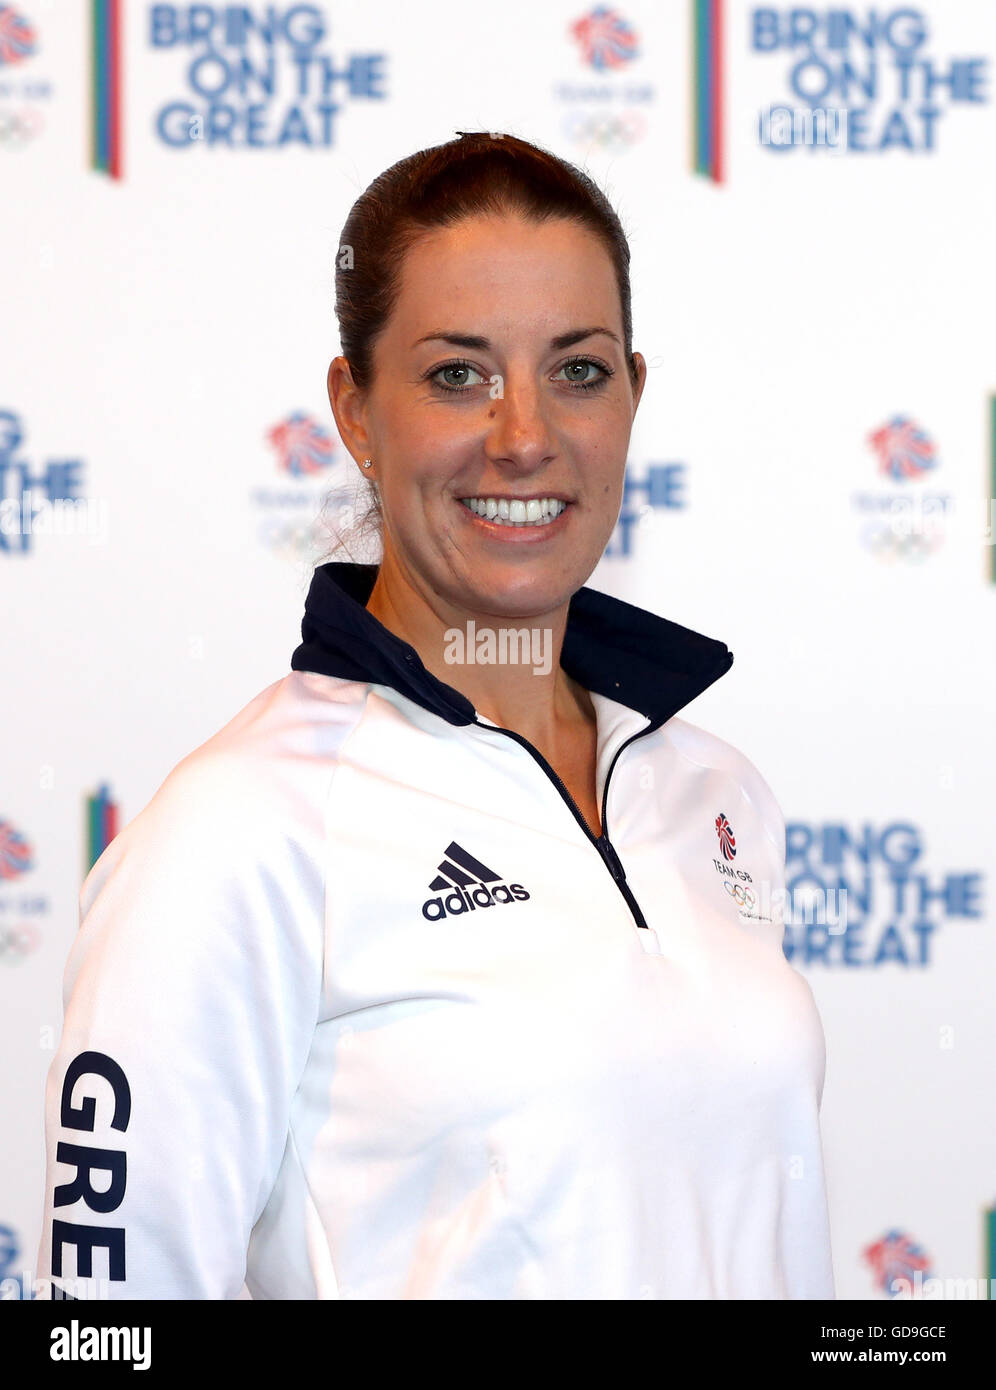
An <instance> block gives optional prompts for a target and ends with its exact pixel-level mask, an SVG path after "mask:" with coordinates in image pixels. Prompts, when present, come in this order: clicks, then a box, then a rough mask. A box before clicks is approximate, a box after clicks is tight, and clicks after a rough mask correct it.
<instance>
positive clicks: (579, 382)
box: [560, 357, 608, 387]
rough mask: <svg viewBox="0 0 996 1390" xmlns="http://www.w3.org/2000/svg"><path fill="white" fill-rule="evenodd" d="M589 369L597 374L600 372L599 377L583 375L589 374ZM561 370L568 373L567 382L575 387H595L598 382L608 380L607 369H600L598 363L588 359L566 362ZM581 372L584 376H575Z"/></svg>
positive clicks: (582, 358) (581, 358)
mask: <svg viewBox="0 0 996 1390" xmlns="http://www.w3.org/2000/svg"><path fill="white" fill-rule="evenodd" d="M589 367H590V368H592V369H593V370H594V371H595V372H598V373H599V375H598V376H585V375H583V373H585V372H587V370H588V368H589ZM560 370H561V371H562V372H567V374H568V376H567V380H568V381H570V382H571V383H572V384H573V385H574V386H582V387H584V386H594V385H595V384H596V383H598V382H601V381H607V380H608V377H607V375H606V372H605V369H604V368H603V367H600V366H599V365H598V363H597V362H592V361H590V360H589V359H588V358H587V357H580V358H576V359H575V360H574V361H573V362H565V363H564V365H563V366H562V367H561V369H560ZM579 371H580V372H581V373H582V375H580V376H578V375H575V373H576V372H579Z"/></svg>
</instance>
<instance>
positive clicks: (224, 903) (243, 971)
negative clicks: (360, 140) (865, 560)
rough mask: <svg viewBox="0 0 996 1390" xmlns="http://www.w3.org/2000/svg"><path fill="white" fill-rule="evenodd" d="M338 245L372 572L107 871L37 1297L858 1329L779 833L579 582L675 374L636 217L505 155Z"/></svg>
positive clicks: (707, 643)
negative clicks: (781, 1302) (111, 1089)
mask: <svg viewBox="0 0 996 1390" xmlns="http://www.w3.org/2000/svg"><path fill="white" fill-rule="evenodd" d="M342 246H343V248H345V249H348V251H349V254H348V255H341V256H340V257H339V258H338V261H337V270H336V292H337V298H336V309H337V314H338V318H339V326H340V337H341V346H342V352H341V355H339V356H337V357H336V358H335V359H334V360H333V361H332V363H331V365H330V367H329V371H328V391H329V399H330V403H331V407H332V411H333V413H334V416H335V420H336V424H337V426H338V429H339V433H340V435H341V437H342V440H343V441H344V443H345V446H346V448H347V449H348V451H349V453H350V454H351V455H352V457H353V459H354V460H355V462H356V464H357V466H358V469H359V476H360V477H363V478H368V479H370V483H371V489H372V496H373V512H372V520H373V524H374V525H375V526H376V528H377V530H378V533H379V534H380V543H381V557H380V560H379V562H378V563H375V564H361V563H357V562H352V561H336V560H326V561H325V562H324V563H322V564H320V565H319V566H317V568H316V571H315V574H314V577H313V579H312V582H311V587H310V590H309V593H308V597H307V600H306V604H305V614H304V619H303V622H302V627H301V635H302V642H301V644H300V645H299V646H298V647H297V649H296V650H295V651H294V653H293V655H292V657H291V671H290V673H289V674H287V675H285V676H284V677H282V678H281V679H280V680H278V681H276V682H275V683H274V684H273V685H271V686H270V687H269V688H268V689H266V690H264V691H262V692H261V693H260V694H259V695H258V696H256V698H255V699H254V700H252V701H251V702H250V703H249V704H248V705H247V706H246V708H245V709H243V710H242V711H241V712H240V713H239V714H237V715H236V716H235V717H234V718H233V719H232V720H231V721H230V722H229V723H228V724H227V725H225V727H224V728H222V729H220V730H219V731H218V732H217V733H216V734H215V735H214V736H213V737H212V738H211V739H209V740H208V741H207V742H206V743H205V744H203V745H202V746H201V748H199V749H196V750H195V751H194V752H193V753H191V754H190V755H189V756H188V757H186V758H185V759H184V760H183V761H182V762H181V763H179V764H178V766H177V767H176V768H174V770H173V771H172V773H171V774H170V776H169V777H168V778H167V779H166V781H165V782H164V783H163V785H162V786H161V787H160V789H159V791H158V792H157V793H156V795H155V797H154V798H153V799H152V801H151V802H150V803H149V805H148V806H147V807H146V808H145V810H144V811H143V812H142V813H141V814H140V815H139V816H138V817H136V819H135V820H134V821H132V822H131V823H130V824H129V825H128V826H126V827H125V829H124V830H123V831H122V832H121V833H120V834H119V835H118V836H117V837H116V838H115V839H113V840H112V841H111V843H110V844H109V845H108V847H107V849H106V850H105V851H104V853H103V855H102V856H101V857H100V859H98V861H97V863H96V864H95V865H94V867H93V869H92V870H91V872H90V874H89V876H88V878H87V880H86V882H85V883H84V885H83V890H82V893H81V899H80V904H81V911H82V914H83V921H82V927H81V931H80V933H79V935H78V937H77V938H76V941H75V943H74V946H73V949H72V952H71V955H70V958H69V961H68V964H67V967H66V974H65V988H66V992H67V999H68V1004H67V1009H66V1021H65V1027H64V1031H63V1037H62V1041H61V1044H60V1048H59V1051H58V1054H57V1056H56V1058H55V1060H54V1061H53V1064H52V1067H51V1070H50V1074H49V1082H48V1092H47V1135H48V1164H49V1169H48V1174H49V1186H48V1198H47V1203H48V1204H47V1210H46V1221H45V1227H44V1233H43V1240H42V1247H41V1251H40V1254H39V1261H38V1267H39V1270H40V1271H41V1272H42V1273H43V1275H47V1274H48V1272H49V1271H50V1272H51V1276H52V1278H53V1280H54V1281H55V1291H54V1296H56V1297H58V1296H61V1290H62V1289H63V1288H64V1287H65V1286H66V1284H67V1277H72V1276H80V1277H88V1276H95V1277H99V1276H101V1275H105V1276H107V1275H109V1279H108V1287H109V1296H110V1297H114V1298H118V1297H124V1298H136V1297H138V1298H142V1297H151V1298H234V1297H236V1296H238V1294H239V1292H240V1290H241V1288H242V1284H243V1279H244V1280H245V1283H246V1284H247V1285H248V1289H249V1291H250V1292H251V1294H252V1296H253V1297H254V1298H269V1299H273V1298H281V1299H289V1298H311V1299H315V1298H320V1299H325V1298H329V1299H331V1298H340V1297H346V1296H349V1297H354V1298H383V1299H405V1298H413V1299H415V1298H468V1299H470V1298H473V1299H480V1298H499V1299H515V1298H539V1299H547V1298H554V1299H563V1298H571V1299H591V1298H611V1299H617V1298H623V1299H642V1298H659V1299H692V1298H694V1299H732V1298H737V1299H748V1298H750V1299H753V1298H766V1299H769V1298H775V1299H828V1298H833V1296H834V1289H833V1274H832V1267H831V1260H830V1247H829V1235H828V1220H827V1207H826V1195H825V1187H824V1176H823V1162H822V1152H821V1138H820V1125H819V1110H820V1103H821V1098H822V1091H823V1079H824V1066H825V1051H824V1039H823V1032H822V1028H821V1025H820V1020H819V1016H818V1014H817V1011H816V1007H815V1003H814V1000H813V996H812V993H811V991H810V988H809V985H808V984H807V983H806V982H805V980H804V979H803V977H802V976H800V975H799V974H798V973H797V972H796V971H794V970H793V969H792V967H791V966H790V965H789V963H788V961H787V960H786V958H785V955H784V953H783V950H782V938H783V931H784V924H783V921H782V917H781V904H782V902H783V901H784V873H785V824H784V820H783V818H782V813H781V810H780V808H779V806H778V803H777V801H776V800H775V797H774V795H773V794H772V791H771V789H770V788H769V787H768V785H767V783H766V782H765V780H764V778H763V777H762V776H761V774H760V772H759V771H758V770H757V768H756V767H754V765H753V764H752V763H751V762H750V761H749V760H748V759H747V758H746V757H745V756H744V755H743V754H742V753H741V752H739V751H738V750H737V749H736V748H734V747H733V746H731V745H730V744H728V743H726V742H724V741H723V740H722V739H721V738H719V737H717V736H716V735H714V734H711V733H708V732H706V731H705V730H704V729H701V728H699V727H697V726H696V725H694V724H691V723H689V722H687V721H686V720H684V719H682V718H679V717H678V715H679V711H681V710H682V709H684V707H685V706H686V705H688V704H689V703H690V702H691V701H692V700H693V699H694V698H695V697H696V696H697V695H698V694H700V693H701V692H702V691H704V690H705V689H707V688H708V687H709V686H710V685H712V683H713V682H714V681H716V680H718V679H719V678H720V677H721V676H722V675H724V674H725V673H726V672H727V671H728V670H729V669H730V666H731V663H732V659H733V658H732V655H731V653H730V652H729V650H728V649H727V647H726V646H725V644H724V643H723V642H721V641H718V640H717V639H715V638H711V637H707V636H705V635H703V634H701V633H698V632H694V631H692V630H690V629H689V628H686V627H683V626H682V625H680V624H678V623H676V622H673V621H670V620H668V619H666V618H663V617H660V616H658V615H656V614H655V613H652V612H650V611H648V610H646V609H642V608H638V607H636V606H634V605H632V604H629V603H625V602H623V601H622V600H619V599H616V598H613V597H611V596H609V595H607V594H603V593H600V592H598V591H597V590H595V589H592V588H588V587H586V581H587V580H588V578H589V577H590V576H591V574H592V572H593V570H594V569H595V566H596V565H597V564H598V561H599V559H600V557H601V555H602V553H603V551H604V549H605V546H606V544H607V541H608V539H609V537H610V535H611V534H612V531H613V528H614V526H615V524H616V519H617V516H618V513H619V509H620V503H621V497H622V489H623V479H624V473H625V463H626V454H627V448H628V444H629V438H630V431H631V429H632V425H633V419H634V416H635V413H636V410H637V407H638V405H639V401H640V397H641V395H642V392H643V389H644V385H645V381H646V364H645V362H644V360H643V358H642V357H641V356H640V354H639V353H634V352H633V351H632V347H631V317H630V291H629V251H628V247H627V244H626V239H625V237H624V235H623V232H622V228H621V226H620V224H619V220H618V218H617V216H616V214H615V213H614V212H613V211H612V209H611V207H610V206H609V204H608V203H607V201H606V199H605V197H604V195H603V194H602V193H601V192H600V191H599V190H598V189H597V188H596V186H595V185H594V184H593V182H592V181H591V180H590V179H589V178H588V177H587V176H586V175H585V174H583V173H582V172H581V171H580V170H578V169H575V168H573V167H572V166H571V165H569V164H567V163H565V162H564V161H562V160H560V159H558V158H557V157H556V156H554V155H553V154H550V153H549V152H547V151H545V150H542V149H540V148H539V147H537V146H535V145H531V144H529V143H528V142H526V141H523V140H520V139H518V138H516V137H513V136H510V135H495V134H491V133H484V132H481V133H478V134H465V135H463V136H461V138H460V139H459V140H458V141H453V142H450V143H448V144H445V145H441V146H439V147H436V148H433V149H429V150H424V151H421V152H419V153H417V154H414V155H412V156H410V157H408V158H406V159H403V160H402V161H400V163H398V164H395V165H394V166H393V167H392V168H390V169H388V170H387V171H386V172H384V173H383V174H381V175H380V176H379V177H378V178H376V179H375V180H374V182H373V183H372V184H371V185H370V187H369V188H368V189H367V190H366V192H365V193H363V195H362V196H361V197H360V198H359V199H358V200H357V202H356V204H355V205H354V207H353V208H352V210H351V211H350V214H349V216H348V218H347V221H346V225H345V229H344V232H343V236H342ZM512 909H514V911H513V910H512ZM149 980H154V981H155V991H154V994H151V995H150V992H149V988H148V981H149ZM108 1069H110V1070H111V1072H112V1073H113V1075H114V1076H115V1077H116V1078H117V1079H118V1083H119V1088H120V1089H121V1093H122V1094H124V1093H125V1090H126V1091H127V1095H128V1097H129V1101H130V1104H129V1107H128V1115H127V1116H125V1117H124V1118H122V1117H121V1115H120V1114H119V1113H118V1111H117V1110H116V1108H115V1105H114V1104H113V1103H112V1101H113V1096H109V1094H108V1089H107V1085H106V1081H103V1080H102V1078H104V1077H106V1075H107V1074H108ZM81 1139H82V1140H83V1141H85V1142H79V1141H80V1140H81ZM122 1149H123V1150H124V1152H122ZM111 1158H113V1159H114V1160H115V1162H114V1164H111V1165H110V1168H111V1170H112V1171H111V1178H112V1182H111V1184H110V1186H108V1184H107V1182H106V1181H100V1182H92V1181H91V1173H92V1172H93V1171H94V1170H98V1171H100V1170H102V1171H103V1172H104V1173H105V1174H106V1173H107V1172H108V1165H109V1163H110V1159H111ZM125 1163H126V1165H127V1176H128V1192H127V1201H126V1202H125V1201H123V1200H122V1199H121V1192H122V1191H123V1187H122V1186H121V1184H117V1185H116V1184H115V1182H114V1181H113V1179H114V1177H115V1173H116V1172H117V1170H118V1169H120V1172H121V1173H123V1172H124V1165H125ZM118 1176H120V1174H118ZM118 1207H120V1210H118ZM93 1213H101V1216H100V1218H99V1221H98V1224H94V1221H93ZM112 1236H113V1244H112V1240H111V1238H112Z"/></svg>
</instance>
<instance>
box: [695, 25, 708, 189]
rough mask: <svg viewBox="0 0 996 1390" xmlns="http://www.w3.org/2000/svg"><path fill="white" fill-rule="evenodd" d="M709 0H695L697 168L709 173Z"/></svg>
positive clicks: (697, 170) (700, 171)
mask: <svg viewBox="0 0 996 1390" xmlns="http://www.w3.org/2000/svg"><path fill="white" fill-rule="evenodd" d="M708 3H709V0H695V169H696V172H697V173H699V174H708V172H709V165H708V158H707V149H708V143H709V141H708V134H707V131H706V122H707V120H708V98H707V92H708V85H709V84H708V65H709V26H708V23H707V21H706V12H707V8H708Z"/></svg>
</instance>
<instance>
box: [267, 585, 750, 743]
mask: <svg viewBox="0 0 996 1390" xmlns="http://www.w3.org/2000/svg"><path fill="white" fill-rule="evenodd" d="M378 568H379V567H378V566H377V565H361V564H357V563H355V562H353V561H335V560H333V561H328V562H327V563H326V564H323V565H319V566H318V567H317V568H316V569H315V572H314V575H313V576H312V580H311V587H310V589H309V590H308V596H307V598H306V600H305V605H304V618H303V620H302V622H301V637H302V639H303V640H302V642H301V645H300V646H299V647H297V648H296V649H295V651H294V654H293V656H292V657H291V670H292V671H317V672H319V673H320V674H321V675H325V676H339V677H342V678H343V679H345V680H354V681H364V682H370V683H371V684H374V685H386V686H390V687H391V689H393V690H397V691H398V692H399V693H400V694H401V695H405V696H407V697H408V698H409V699H410V700H413V701H414V702H415V704H417V705H421V706H422V708H423V709H427V710H430V711H431V712H432V713H433V714H438V715H439V716H440V718H441V719H445V720H446V721H447V722H448V723H450V724H472V723H473V722H474V719H475V717H476V710H475V709H474V706H473V704H472V703H471V702H470V700H468V699H467V697H466V696H465V695H462V694H461V693H460V691H459V690H455V689H454V688H453V686H451V685H447V684H446V683H445V682H444V681H441V680H439V679H438V677H436V676H434V675H433V674H432V672H431V671H428V670H427V669H426V668H425V666H424V665H423V664H422V660H421V658H420V656H419V654H418V652H417V651H416V650H415V648H414V647H413V646H411V645H410V644H409V643H408V642H405V641H403V640H402V639H401V638H400V637H397V636H396V635H395V634H394V633H393V632H391V631H390V630H389V629H388V628H386V627H385V626H384V624H383V623H382V622H380V620H379V619H377V618H375V617H374V616H373V614H372V613H368V612H367V610H366V607H365V604H366V602H367V599H368V598H369V597H370V594H371V592H372V590H373V586H374V581H375V580H376V578H377V570H378ZM560 664H561V666H562V667H563V669H564V670H565V671H566V672H567V674H568V675H569V676H571V677H573V679H574V680H576V681H577V682H578V683H579V684H580V685H581V686H583V687H584V689H585V690H590V691H593V692H594V693H595V694H597V695H605V696H607V697H608V699H610V700H615V701H617V702H618V703H619V704H621V705H626V706H627V707H628V708H630V709H634V710H637V711H639V713H641V714H643V715H646V717H647V718H648V719H650V720H651V721H652V727H653V728H658V727H659V726H660V725H661V724H663V723H665V722H666V721H667V720H668V719H670V718H671V716H672V715H673V714H676V713H677V712H678V710H680V709H681V708H682V707H683V706H684V705H687V704H688V703H689V702H690V701H691V700H693V699H694V698H695V696H696V695H700V694H701V693H702V691H703V690H705V689H706V688H707V687H708V686H710V685H712V683H713V682H714V681H716V680H718V679H719V677H720V676H722V675H724V674H725V673H726V672H727V671H728V670H729V669H730V667H731V666H732V665H733V653H732V652H731V651H729V649H728V648H727V646H726V644H725V643H724V642H719V641H717V640H716V639H715V638H713V637H704V636H703V635H702V634H701V633H700V632H693V631H692V630H691V628H687V627H681V626H680V625H679V624H678V623H672V622H670V621H669V620H668V619H667V618H660V617H658V616H657V615H656V614H654V613H650V612H648V611H647V610H646V609H644V608H637V607H635V605H633V604H631V603H625V602H624V601H623V600H622V599H618V598H612V597H611V596H610V595H609V594H602V593H599V592H598V590H597V589H588V588H581V589H578V591H577V593H576V594H574V596H573V597H572V598H571V601H570V606H569V608H568V612H567V627H566V630H565V632H564V643H563V647H562V649H561V656H560Z"/></svg>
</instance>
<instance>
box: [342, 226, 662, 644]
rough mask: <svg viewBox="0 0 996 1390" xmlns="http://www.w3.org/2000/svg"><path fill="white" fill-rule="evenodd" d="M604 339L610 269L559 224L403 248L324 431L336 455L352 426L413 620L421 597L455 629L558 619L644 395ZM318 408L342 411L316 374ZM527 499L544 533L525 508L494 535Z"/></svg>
mask: <svg viewBox="0 0 996 1390" xmlns="http://www.w3.org/2000/svg"><path fill="white" fill-rule="evenodd" d="M606 330H607V331H606ZM568 336H569V337H570V338H571V341H570V343H569V344H565V343H564V342H563V341H562V342H560V343H559V344H557V343H556V342H555V340H556V339H564V338H566V337H568ZM622 336H623V329H622V313H621V308H620V303H619V291H618V288H617V285H616V279H615V273H614V270H613V266H612V262H611V260H610V258H609V256H608V254H607V252H606V251H605V250H604V248H603V247H602V245H601V243H600V242H599V241H598V240H597V239H596V238H595V236H593V235H592V234H591V233H590V232H587V231H585V230H583V229H581V228H579V227H578V226H576V225H575V224H573V223H570V222H567V221H565V220H563V219H557V220H554V221H550V222H547V223H545V224H542V225H538V226H537V225H535V224H533V223H531V222H529V221H526V220H524V219H522V218H519V217H479V218H473V219H467V220H465V221H463V222H461V223H458V224H457V225H455V226H453V227H451V228H446V229H443V230H439V231H434V232H432V233H431V234H430V235H428V236H427V237H426V239H425V240H424V241H422V242H421V243H420V244H419V245H418V246H416V247H415V248H413V249H412V250H411V251H410V252H409V253H408V255H407V256H406V259H405V264H404V270H403V279H402V288H401V292H400V295H399V298H398V301H397V305H396V308H395V311H394V313H393V315H392V317H391V320H390V322H389V323H388V325H387V327H386V328H385V330H384V332H383V333H382V334H381V336H380V337H379V338H378V339H377V341H376V344H375V347H374V385H373V386H372V387H371V390H370V392H369V394H368V395H366V396H363V397H360V396H358V395H356V394H355V393H352V394H350V393H348V392H347V394H350V401H351V406H350V408H347V410H345V411H344V412H343V418H342V420H340V412H339V411H336V419H337V422H339V423H340V428H341V429H342V428H347V438H348V426H347V425H346V422H347V420H349V419H355V420H356V421H357V422H358V423H359V424H360V425H361V428H362V431H363V433H364V434H365V439H366V445H365V447H364V445H363V444H361V445H360V447H361V448H363V450H364V453H365V454H366V455H368V456H369V457H371V458H373V460H374V469H373V477H374V478H375V479H376V481H377V483H378V485H379V488H380V495H381V504H382V508H383V512H384V566H385V568H387V567H391V568H394V567H400V569H401V572H402V573H403V575H404V576H405V578H406V579H407V581H408V582H409V583H410V584H411V585H413V586H414V587H415V588H416V589H417V590H418V592H420V593H421V594H423V596H425V597H426V598H427V599H428V600H429V601H430V603H431V600H432V595H433V594H435V595H437V596H438V597H439V598H440V599H442V600H443V601H444V602H445V603H447V604H449V605H452V606H453V607H455V608H457V609H458V610H463V611H467V612H470V613H488V614H497V615H509V616H516V617H529V616H538V615H541V614H544V613H549V612H551V611H552V610H554V609H555V608H557V607H559V606H560V605H561V604H563V603H565V602H566V601H567V600H568V599H569V598H570V596H571V594H573V593H574V592H575V591H576V590H577V589H578V588H580V587H581V585H582V584H584V583H585V582H586V580H587V579H588V578H589V576H590V575H591V573H592V571H593V569H594V568H595V566H596V565H597V563H598V561H599V559H600V558H601V555H602V552H603V551H604V549H605V546H606V544H607V543H608V540H609V537H610V536H611V534H612V530H613V528H614V526H615V524H616V520H617V517H618V514H619V508H620V505H621V501H622V487H623V476H624V470H625V462H626V453H627V448H628V445H629V437H630V430H631V427H632V423H633V416H634V414H635V412H636V407H637V405H638V403H639V398H640V395H641V393H642V390H643V385H644V382H645V380H646V365H645V363H644V361H643V358H642V357H641V356H640V355H639V354H636V362H637V367H638V369H639V381H638V385H637V388H636V389H635V390H634V388H633V385H632V382H631V380H630V376H629V372H628V371H627V368H626V362H625V358H624V353H623V342H622ZM458 337H462V338H467V337H472V338H474V339H476V340H478V341H476V342H474V343H468V342H459V341H456V339H457V338H458ZM337 361H340V362H341V361H342V359H337ZM334 367H335V364H333V368H334ZM329 393H330V396H334V395H338V396H339V397H340V401H342V400H343V392H342V388H341V377H340V380H339V382H337V383H334V382H333V371H332V369H330V374H329ZM335 406H336V401H335V399H333V409H334V410H335ZM354 412H355V413H354ZM543 498H554V499H558V500H559V501H560V502H561V503H566V506H564V507H563V509H562V510H561V511H560V513H559V515H557V516H556V519H555V520H552V521H551V520H545V523H544V524H536V519H537V512H536V507H535V506H533V507H528V506H527V507H526V509H525V516H526V521H527V524H526V525H524V526H518V525H515V524H511V523H514V522H515V520H516V518H517V517H520V516H521V515H522V512H523V508H522V507H521V506H520V507H516V506H513V505H512V504H513V503H516V502H518V503H527V504H528V502H529V501H533V502H535V501H536V500H538V499H543ZM468 499H476V503H475V505H476V507H477V510H478V511H484V512H485V513H486V514H487V513H488V512H493V511H494V510H495V504H496V503H497V504H498V515H497V516H495V517H493V518H489V517H488V516H487V515H485V516H483V517H482V516H480V515H478V514H476V512H475V510H472V509H471V508H470V507H469V506H468V505H467V500H468ZM489 499H493V501H492V503H491V506H490V507H489V506H488V505H487V504H488V501H489ZM503 502H508V503H509V516H508V522H507V523H506V524H502V523H503V520H504V518H503V516H502V513H503V512H504V507H503V506H502V505H501V504H502V503H503ZM556 510H557V509H556V508H549V507H546V508H545V516H546V517H549V516H550V515H551V513H552V512H555V511H556ZM530 523H532V524H530ZM437 607H438V605H437Z"/></svg>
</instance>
